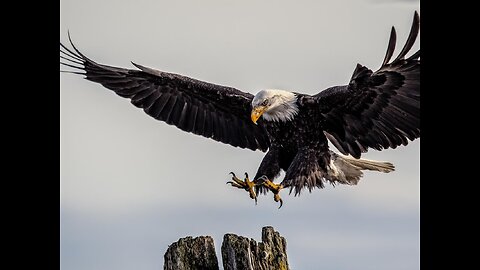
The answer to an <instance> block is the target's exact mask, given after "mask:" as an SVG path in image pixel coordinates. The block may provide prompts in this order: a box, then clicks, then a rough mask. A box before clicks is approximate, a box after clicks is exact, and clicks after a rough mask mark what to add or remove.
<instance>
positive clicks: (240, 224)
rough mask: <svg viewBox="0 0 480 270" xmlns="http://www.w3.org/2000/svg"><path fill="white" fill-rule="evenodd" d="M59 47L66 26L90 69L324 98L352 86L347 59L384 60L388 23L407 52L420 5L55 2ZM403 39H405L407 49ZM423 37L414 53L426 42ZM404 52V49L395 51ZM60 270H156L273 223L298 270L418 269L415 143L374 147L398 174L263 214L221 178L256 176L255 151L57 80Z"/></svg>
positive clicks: (92, 87) (265, 204) (88, 85)
mask: <svg viewBox="0 0 480 270" xmlns="http://www.w3.org/2000/svg"><path fill="white" fill-rule="evenodd" d="M60 4H61V10H60V11H61V13H60V15H61V21H60V40H61V41H62V42H66V41H67V30H70V34H71V35H72V39H73V40H74V42H75V43H76V46H77V47H78V48H79V49H80V50H81V51H82V52H83V53H84V54H85V55H87V56H88V57H90V58H91V59H93V60H95V61H97V62H99V63H103V64H108V65H115V66H121V67H129V68H133V67H132V65H131V64H130V61H134V62H136V63H139V64H142V65H145V66H149V67H152V68H156V69H159V70H164V71H170V72H175V73H179V74H183V75H186V76H190V77H193V78H196V79H200V80H205V81H209V82H214V83H218V84H223V85H228V86H232V87H236V88H238V89H241V90H243V91H248V92H251V93H256V92H257V91H259V90H260V89H262V88H281V89H288V90H292V91H297V92H304V93H310V94H313V93H317V92H318V91H320V90H323V89H325V88H327V87H329V86H333V85H341V84H346V83H348V80H349V79H350V77H351V75H352V72H353V70H354V68H355V65H356V63H361V64H363V65H366V66H368V67H369V68H371V69H373V70H375V69H377V68H378V67H379V65H380V64H381V62H382V60H383V57H384V54H385V51H386V46H387V43H388V37H389V33H390V27H391V26H392V25H395V27H396V29H397V40H398V44H397V48H398V47H400V48H401V46H403V43H404V42H405V40H406V37H407V35H408V32H409V30H410V26H411V22H412V18H413V12H414V10H418V11H420V10H419V1H392V0H385V1H381V0H348V1H347V0H341V1H340V0H329V1H314V0H310V1H279V0H275V1H273V0H264V1H254V0H242V1H232V0H230V1H229V0H215V1H212V0H203V1H194V0H190V1H186V0H183V1H158V0H156V1H154V0H128V1H127V0H116V1H107V0H104V1H97V0H84V1H73V0H61V1H60ZM400 43H401V44H400ZM418 44H419V42H417V45H415V47H414V48H413V50H416V49H418V48H419V45H418ZM400 48H399V49H400ZM60 96H61V101H60V102H61V104H60V110H61V131H60V132H61V133H60V136H61V141H60V147H61V148H60V149H61V167H60V168H61V268H62V270H77V269H78V270H80V269H82V270H85V269H88V270H94V269H95V270H96V269H102V270H105V269H115V270H124V269H125V270H126V269H145V270H150V269H152V270H153V269H161V267H162V265H163V254H164V252H165V250H166V249H167V247H168V245H169V244H170V243H172V242H174V241H176V240H178V238H180V237H185V236H187V235H192V236H198V235H211V236H213V237H214V238H215V241H216V242H215V244H216V247H217V251H219V250H220V246H221V241H222V237H223V234H225V233H228V232H233V233H237V234H241V235H244V236H247V237H252V238H255V239H257V240H259V238H260V232H261V227H262V226H266V225H271V226H273V227H274V228H275V229H276V230H278V231H279V232H280V233H281V234H282V235H283V236H285V237H286V239H287V251H288V255H289V263H290V265H291V268H292V269H303V270H308V269H322V270H329V269H331V270H333V269H335V270H343V269H357V270H367V269H390V270H407V269H408V270H410V269H419V268H420V266H419V262H420V259H419V253H420V247H419V242H420V237H419V226H420V225H419V219H420V217H419V212H420V211H419V187H420V178H419V170H420V164H419V163H420V161H419V155H420V150H419V145H420V140H416V141H415V142H412V143H410V144H409V145H408V146H406V147H399V148H397V149H395V150H385V151H382V152H376V151H370V152H368V153H367V154H366V155H364V156H365V157H366V158H370V159H379V160H388V161H390V162H393V163H394V164H395V165H396V171H395V172H393V173H390V174H381V173H374V172H367V173H366V174H365V176H364V178H363V179H362V180H361V181H360V183H359V185H357V186H336V187H332V186H330V185H328V186H326V188H325V189H323V190H320V189H315V190H314V191H313V192H312V193H308V192H307V191H305V192H303V193H302V195H301V196H300V197H293V196H288V192H283V193H282V197H283V199H284V202H285V203H284V207H283V208H282V209H281V210H278V209H277V204H276V203H275V202H274V201H273V199H272V197H271V194H269V195H268V196H261V197H260V198H259V201H258V205H257V206H255V204H254V202H253V200H251V199H250V198H249V197H248V194H247V193H246V192H243V191H241V190H238V189H233V188H231V187H229V186H227V185H225V182H226V181H228V180H229V176H228V172H230V171H234V172H236V173H237V175H243V172H245V171H247V172H249V173H250V174H251V175H254V174H255V172H256V170H257V168H258V165H259V164H260V161H261V160H262V158H263V156H264V154H263V153H261V152H252V151H250V150H242V149H239V148H233V147H231V146H229V145H226V144H221V143H218V142H215V141H213V140H209V139H205V138H203V137H200V136H196V135H192V134H189V133H185V132H183V131H181V130H179V129H177V128H175V127H172V126H169V125H167V124H165V123H163V122H159V121H156V120H154V119H153V118H150V117H149V116H147V115H146V114H145V113H144V112H143V111H142V110H140V109H137V108H136V107H134V106H133V105H131V104H130V103H129V101H128V100H127V99H123V98H120V97H119V96H116V95H115V94H114V93H113V92H111V91H109V90H107V89H105V88H103V87H102V86H101V85H99V84H95V83H92V82H89V81H87V80H84V79H82V77H81V76H78V75H72V74H61V75H60Z"/></svg>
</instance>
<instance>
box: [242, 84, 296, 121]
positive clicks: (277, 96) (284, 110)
mask: <svg viewBox="0 0 480 270" xmlns="http://www.w3.org/2000/svg"><path fill="white" fill-rule="evenodd" d="M297 113H298V106H297V96H296V95H295V94H294V93H292V92H288V91H284V90H277V89H267V90H262V91H260V92H258V93H257V94H256V95H255V97H254V98H253V101H252V115H251V117H252V121H253V123H255V124H256V123H257V120H258V118H260V117H261V116H263V118H264V119H265V120H267V121H276V122H280V121H282V122H286V121H290V120H292V119H293V118H294V117H295V115H297Z"/></svg>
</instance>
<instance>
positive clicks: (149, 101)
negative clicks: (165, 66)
mask: <svg viewBox="0 0 480 270" xmlns="http://www.w3.org/2000/svg"><path fill="white" fill-rule="evenodd" d="M69 40H70V43H71V45H72V47H73V50H71V49H69V48H67V47H66V46H64V45H63V44H62V43H60V58H61V59H63V60H64V61H63V62H61V63H62V64H63V65H66V66H69V67H72V68H74V69H77V70H80V71H79V72H78V71H70V72H72V73H77V74H82V75H85V76H86V79H88V80H90V81H93V82H97V83H100V84H102V85H103V86H105V87H106V88H108V89H110V90H113V91H114V92H115V93H116V94H117V95H119V96H122V97H125V98H129V99H130V100H131V102H132V104H133V105H135V106H137V107H139V108H142V109H143V110H144V111H145V112H146V113H147V114H148V115H150V116H152V117H153V118H155V119H157V120H161V121H165V122H166V123H168V124H170V125H175V126H177V127H178V128H180V129H181V130H184V131H187V132H192V133H194V134H198V135H202V136H204V137H207V138H212V139H214V140H216V141H220V142H223V143H227V144H230V145H233V146H237V147H241V148H249V149H252V150H257V149H259V150H261V151H266V150H267V149H268V147H269V145H270V141H269V139H268V136H267V134H266V132H265V130H264V129H263V127H262V126H261V125H255V124H253V123H252V121H251V120H250V112H251V109H252V108H251V102H252V99H253V95H251V94H249V93H245V92H242V91H240V90H237V89H234V88H231V87H226V86H220V85H215V84H211V83H207V82H202V81H199V80H195V79H192V78H188V77H185V76H181V75H177V74H172V73H167V72H162V71H158V70H154V69H151V68H147V67H143V66H140V65H137V64H134V63H133V64H134V65H135V66H136V67H137V68H139V70H131V69H123V68H117V67H111V66H106V65H101V64H98V63H96V62H94V61H92V60H90V59H88V58H87V57H86V56H84V55H83V54H82V53H80V51H79V50H77V48H75V46H74V45H73V43H72V41H71V39H70V36H69Z"/></svg>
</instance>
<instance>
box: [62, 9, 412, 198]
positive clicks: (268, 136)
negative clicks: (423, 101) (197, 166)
mask: <svg viewBox="0 0 480 270" xmlns="http://www.w3.org/2000/svg"><path fill="white" fill-rule="evenodd" d="M419 28H420V18H419V16H418V13H417V12H415V14H414V18H413V24H412V27H411V30H410V34H409V36H408V38H407V41H406V43H405V45H404V46H403V49H402V50H401V51H400V53H399V54H398V56H397V57H396V58H395V59H394V60H393V61H390V60H391V58H392V56H393V53H394V50H395V44H396V33H395V28H394V27H392V29H391V33H390V40H389V43H388V46H387V53H386V55H385V58H384V60H383V62H382V64H381V66H380V68H379V69H378V70H377V71H375V72H373V71H372V70H370V69H368V68H367V67H364V66H362V65H360V64H357V66H356V68H355V70H354V72H353V75H352V77H351V80H350V82H349V84H348V85H342V86H334V87H330V88H328V89H325V90H323V91H321V92H320V93H318V94H316V95H307V94H301V93H295V92H289V91H285V90H278V89H266V90H261V91H259V92H258V93H257V94H256V95H255V96H254V95H252V94H249V93H246V92H242V91H240V90H237V89H235V88H232V87H227V86H221V85H216V84H212V83H207V82H203V81H199V80H195V79H192V78H189V77H186V76H182V75H178V74H173V73H167V72H163V71H159V70H155V69H152V68H148V67H144V66H141V65H138V64H135V63H133V62H132V64H133V65H134V66H135V67H137V68H138V69H137V70H132V69H124V68H118V67H112V66H107V65H102V64H98V63H96V62H94V61H92V60H90V59H89V58H87V57H86V56H85V55H83V54H82V53H81V52H80V51H79V50H78V49H77V48H76V47H75V45H74V44H73V42H72V40H71V38H70V34H69V35H68V38H69V41H70V44H71V48H68V47H67V46H64V45H63V44H62V43H60V58H61V60H60V62H61V64H63V65H65V66H68V67H70V68H73V69H74V70H67V71H64V72H70V73H75V74H81V75H84V76H85V78H86V79H87V80H90V81H93V82H97V83H100V84H102V85H103V86H104V87H106V88H108V89H110V90H113V91H114V92H115V93H116V94H117V95H119V96H121V97H124V98H129V99H130V100H131V103H132V104H133V105H135V106H136V107H138V108H141V109H143V110H144V111H145V113H147V114H148V115H150V116H151V117H153V118H155V119H157V120H160V121H164V122H166V123H168V124H170V125H174V126H176V127H178V128H180V129H181V130H184V131H187V132H191V133H194V134H197V135H201V136H204V137H207V138H212V139H213V140H216V141H219V142H222V143H226V144H230V145H232V146H235V147H240V148H247V149H251V150H260V151H263V152H267V153H266V155H265V157H264V158H263V160H262V162H261V164H260V166H259V168H258V171H257V173H256V175H255V177H254V178H253V181H250V179H249V178H248V174H247V173H245V178H244V179H243V180H241V179H239V178H237V177H236V176H235V174H234V173H233V172H232V173H231V174H232V181H229V182H227V183H229V184H231V185H232V186H234V187H237V188H241V189H245V190H246V191H247V192H248V193H249V194H250V197H251V198H252V199H255V202H256V199H257V195H258V194H259V193H266V192H267V191H271V192H272V193H273V194H274V200H275V201H276V202H280V207H281V206H282V203H283V201H282V199H281V198H280V196H279V191H280V190H281V189H284V188H289V189H290V193H291V192H292V191H294V194H295V195H299V194H300V191H301V190H302V189H304V188H307V189H308V190H309V191H311V190H312V189H313V188H315V187H317V188H323V187H324V184H325V183H331V184H333V185H334V184H347V185H355V184H357V183H358V181H359V179H360V178H361V177H362V175H363V173H362V170H374V171H380V172H385V173H387V172H391V171H393V170H394V166H393V164H391V163H389V162H379V161H373V160H367V159H362V158H361V154H362V153H365V152H367V150H368V149H369V148H373V149H376V150H382V149H387V148H396V147H397V146H399V145H407V144H408V141H409V140H410V141H412V140H414V139H416V138H419V137H420V50H418V51H417V52H416V53H414V54H412V55H411V56H409V57H408V58H405V57H406V55H407V53H408V52H409V51H410V49H411V47H412V46H413V45H414V43H415V40H416V37H417V35H418V32H419ZM328 141H330V142H331V143H332V144H333V145H334V146H335V147H336V148H337V149H338V151H340V153H335V152H333V151H332V150H330V149H329V146H328ZM281 170H283V171H285V177H284V179H283V181H281V182H280V183H278V184H275V183H274V182H273V181H274V179H275V178H276V177H278V176H279V175H280V172H281Z"/></svg>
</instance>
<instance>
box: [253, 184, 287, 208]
mask: <svg viewBox="0 0 480 270" xmlns="http://www.w3.org/2000/svg"><path fill="white" fill-rule="evenodd" d="M256 182H257V183H256V185H262V186H264V187H266V188H268V189H269V190H270V191H271V192H272V193H273V200H274V201H275V202H280V206H279V207H278V209H280V208H281V207H282V205H283V200H282V198H280V195H279V193H280V190H282V189H283V185H282V184H275V183H273V182H272V181H270V180H269V179H268V178H267V177H266V176H262V177H260V178H258V179H257V180H256Z"/></svg>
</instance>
